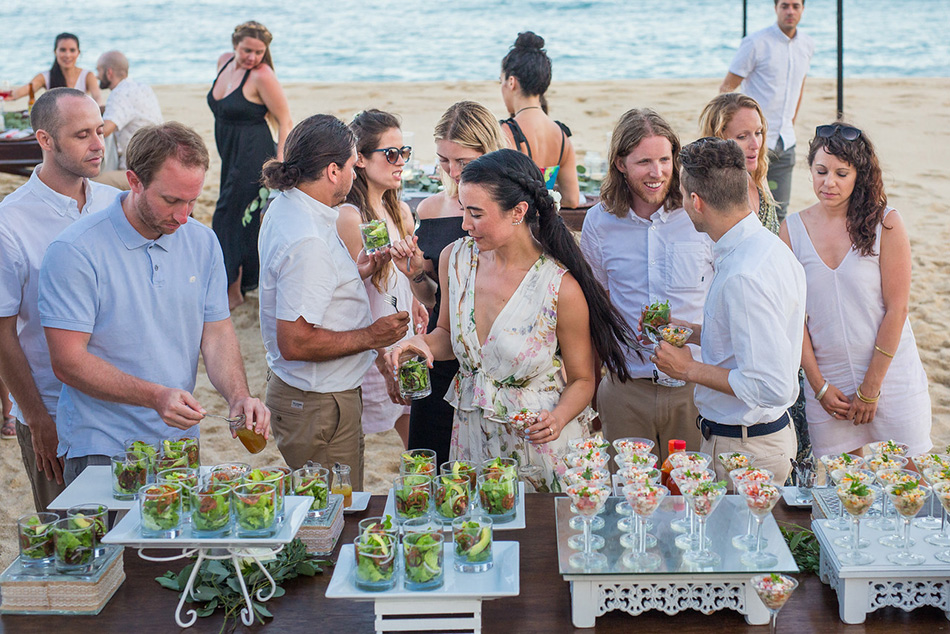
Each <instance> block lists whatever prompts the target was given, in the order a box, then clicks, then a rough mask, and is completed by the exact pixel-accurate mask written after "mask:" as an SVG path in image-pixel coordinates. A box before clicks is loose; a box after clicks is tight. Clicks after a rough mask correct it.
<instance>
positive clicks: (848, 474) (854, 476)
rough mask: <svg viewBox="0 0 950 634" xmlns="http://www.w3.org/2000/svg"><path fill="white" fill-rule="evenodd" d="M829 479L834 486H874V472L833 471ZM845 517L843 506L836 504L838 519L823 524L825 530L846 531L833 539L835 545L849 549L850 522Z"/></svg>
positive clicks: (856, 470)
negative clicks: (854, 483)
mask: <svg viewBox="0 0 950 634" xmlns="http://www.w3.org/2000/svg"><path fill="white" fill-rule="evenodd" d="M831 479H832V481H834V483H835V486H838V485H841V484H843V485H845V486H851V483H852V482H857V483H859V484H874V482H875V476H874V472H873V471H868V470H867V469H854V470H850V471H846V470H844V469H835V470H834V471H832V472H831ZM846 515H847V513H845V510H844V505H843V504H838V517H837V518H835V519H833V520H831V519H830V520H828V522H827V523H826V524H825V528H829V529H831V530H834V531H848V534H847V535H843V536H841V537H838V538H837V539H835V544H837V545H838V546H844V547H846V548H849V547H850V546H851V522H850V520H848V518H847V517H846Z"/></svg>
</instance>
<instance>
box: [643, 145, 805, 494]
mask: <svg viewBox="0 0 950 634" xmlns="http://www.w3.org/2000/svg"><path fill="white" fill-rule="evenodd" d="M680 159H681V162H682V169H681V176H682V177H681V186H682V188H683V206H684V208H685V209H686V212H687V213H688V214H689V217H690V219H691V220H692V221H693V224H694V225H695V226H696V229H697V230H699V231H702V232H703V233H706V234H708V235H709V237H710V238H711V239H712V240H713V241H714V242H715V243H716V245H715V247H713V254H714V256H715V258H716V265H715V266H716V274H715V277H714V278H713V281H712V285H711V286H710V287H709V293H708V294H707V296H706V304H705V307H704V310H703V324H702V326H699V325H692V326H691V327H692V328H693V335H692V337H691V339H690V341H691V342H694V343H696V342H701V343H702V361H697V360H695V359H694V358H693V357H692V355H691V354H689V351H688V350H685V349H680V348H675V347H673V346H671V345H670V344H666V343H661V344H659V345H658V346H657V347H656V351H655V352H654V355H653V361H654V362H655V363H656V365H657V367H658V368H660V370H662V371H663V372H666V373H667V374H669V375H670V376H673V377H676V378H679V379H682V380H684V381H693V382H695V383H696V384H697V387H696V395H695V398H696V407H697V409H698V410H699V423H700V426H701V429H702V433H703V443H702V449H701V450H702V451H703V452H705V453H708V454H710V455H712V456H715V455H718V454H720V453H728V452H732V451H747V452H749V453H751V454H753V455H755V456H756V462H755V465H756V466H757V467H763V468H765V469H768V470H769V471H771V472H772V473H774V474H775V482H777V483H780V484H781V483H784V482H785V480H786V479H787V478H788V474H789V471H790V470H791V469H790V466H791V465H790V462H789V461H790V459H792V458H794V457H795V451H796V438H795V429H794V426H793V425H792V424H791V418H790V416H789V414H788V408H789V407H790V406H791V405H792V404H793V403H794V402H795V399H796V398H797V397H798V367H799V365H800V364H801V356H802V339H803V337H804V327H805V271H804V270H803V269H802V266H801V264H799V263H798V260H796V259H795V256H794V255H793V254H792V252H791V250H789V249H788V248H787V247H785V248H783V247H784V246H785V245H784V244H783V243H782V241H781V240H779V239H778V237H777V236H775V235H774V234H772V233H771V232H770V231H769V230H768V229H766V228H765V227H763V226H762V223H761V222H759V220H758V218H757V217H756V215H755V214H754V213H752V212H751V211H750V209H749V203H748V198H747V192H748V175H747V173H746V171H745V156H744V155H743V152H742V150H741V149H739V146H738V145H737V144H736V143H735V141H731V140H723V139H716V138H704V139H700V140H698V141H695V142H693V143H691V144H689V145H687V146H686V147H685V148H683V150H682V151H681V152H680ZM715 467H716V472H717V475H718V476H719V477H725V476H726V475H727V474H726V473H725V472H724V470H723V468H722V466H721V465H719V464H716V465H715Z"/></svg>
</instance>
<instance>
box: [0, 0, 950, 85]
mask: <svg viewBox="0 0 950 634" xmlns="http://www.w3.org/2000/svg"><path fill="white" fill-rule="evenodd" d="M844 15H845V21H844V24H845V39H844V41H845V55H844V67H845V76H846V77H935V76H938V77H947V76H950V38H947V37H946V33H947V30H948V27H950V1H948V0H846V1H845V2H844ZM835 16H836V0H807V3H806V5H805V13H804V17H803V19H802V22H801V24H800V27H799V28H801V29H802V30H803V31H804V32H807V33H808V34H809V35H811V36H812V37H813V38H814V39H815V42H816V51H815V56H814V58H813V60H812V65H811V73H810V74H811V75H813V76H818V77H834V76H835V73H836V43H837V35H836V17H835ZM248 19H255V20H258V21H260V22H263V23H264V24H265V25H267V27H268V28H269V29H270V31H271V32H272V33H273V34H274V42H273V44H272V53H273V57H274V64H275V67H276V70H277V73H278V76H279V77H280V79H281V80H282V81H286V82H292V81H320V82H355V81H464V80H491V79H495V78H497V77H498V72H499V65H500V61H501V58H502V57H503V56H504V54H505V53H506V52H507V50H508V48H509V46H510V45H511V44H512V43H513V42H514V40H515V37H516V35H517V33H518V32H519V31H523V30H533V31H535V32H536V33H538V34H539V35H541V36H543V37H544V38H545V40H546V41H547V50H548V53H549V55H550V56H551V58H552V59H553V63H554V80H555V81H558V80H562V81H568V80H588V81H590V80H605V79H638V78H650V79H674V78H689V77H721V76H723V75H725V72H726V68H727V66H728V64H729V61H730V60H731V58H732V55H733V54H734V53H735V50H736V48H737V47H738V44H739V40H740V39H741V36H742V2H741V0H665V1H657V0H586V1H585V0H465V1H464V2H447V1H444V2H434V1H432V0H356V1H355V2H350V3H332V2H325V1H324V2H310V3H297V2H290V1H288V0H275V1H273V2H271V3H268V4H264V3H253V2H251V3H243V4H241V3H235V2H233V1H232V0H96V1H84V0H75V1H73V2H69V3H66V2H63V1H62V0H2V2H0V34H2V35H0V80H8V81H10V82H11V83H13V84H14V85H17V84H23V83H26V82H27V81H28V80H29V79H30V78H31V77H33V75H35V74H36V73H37V72H39V71H41V70H46V69H48V68H49V66H50V64H51V63H52V60H53V53H52V48H53V38H54V37H55V35H56V34H57V33H59V32H61V31H69V32H72V33H75V34H76V35H78V36H79V38H80V44H81V51H82V55H81V57H80V60H79V65H80V66H82V67H84V68H95V63H96V59H97V58H98V56H99V54H101V53H102V52H104V51H106V50H110V49H119V50H121V51H123V52H124V53H125V54H126V55H127V56H128V57H129V60H130V62H131V66H132V69H131V75H132V76H133V77H135V78H136V79H137V80H139V81H145V82H148V83H152V84H179V83H210V82H211V80H212V79H213V76H214V70H215V61H216V60H217V57H218V55H220V54H221V53H222V52H224V51H226V50H229V49H230V47H231V43H230V34H231V31H232V29H233V28H234V26H236V25H237V24H238V23H240V22H243V21H245V20H248ZM774 21H775V13H774V11H773V3H772V1H771V0H749V15H748V25H749V32H752V31H755V30H758V29H760V28H764V27H766V26H768V25H769V24H771V23H772V22H774Z"/></svg>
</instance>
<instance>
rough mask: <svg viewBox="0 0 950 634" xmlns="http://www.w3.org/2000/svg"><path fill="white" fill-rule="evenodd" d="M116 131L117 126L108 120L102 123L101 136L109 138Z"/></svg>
mask: <svg viewBox="0 0 950 634" xmlns="http://www.w3.org/2000/svg"><path fill="white" fill-rule="evenodd" d="M118 129H119V128H118V126H116V124H115V123H113V122H112V121H111V120H109V119H106V120H105V121H103V122H102V136H104V137H107V136H109V135H110V134H112V133H113V132H115V131H116V130H118Z"/></svg>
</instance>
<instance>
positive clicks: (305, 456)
mask: <svg viewBox="0 0 950 634" xmlns="http://www.w3.org/2000/svg"><path fill="white" fill-rule="evenodd" d="M265 402H266V404H267V407H269V408H270V411H271V421H270V424H271V429H272V430H273V432H274V437H275V438H276V440H277V448H278V449H279V450H280V454H281V455H282V456H283V457H284V460H285V461H286V462H287V465H288V466H289V467H290V468H292V469H299V468H300V467H302V466H304V465H305V464H306V463H307V461H308V460H312V461H314V462H319V463H320V464H321V465H322V466H323V467H325V468H326V469H329V470H332V469H333V463H335V462H339V463H342V464H347V465H350V469H351V471H350V479H351V482H352V483H353V489H354V490H355V491H362V490H363V427H362V425H361V424H360V419H361V417H362V414H363V400H362V391H361V390H360V388H355V389H352V390H347V391H345V392H329V393H322V392H304V391H303V390H298V389H297V388H295V387H292V386H290V385H287V384H286V383H284V382H283V381H282V380H280V378H279V377H278V376H277V375H276V374H274V373H273V372H268V373H267V396H266V397H265Z"/></svg>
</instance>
